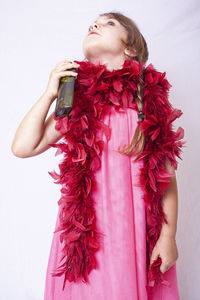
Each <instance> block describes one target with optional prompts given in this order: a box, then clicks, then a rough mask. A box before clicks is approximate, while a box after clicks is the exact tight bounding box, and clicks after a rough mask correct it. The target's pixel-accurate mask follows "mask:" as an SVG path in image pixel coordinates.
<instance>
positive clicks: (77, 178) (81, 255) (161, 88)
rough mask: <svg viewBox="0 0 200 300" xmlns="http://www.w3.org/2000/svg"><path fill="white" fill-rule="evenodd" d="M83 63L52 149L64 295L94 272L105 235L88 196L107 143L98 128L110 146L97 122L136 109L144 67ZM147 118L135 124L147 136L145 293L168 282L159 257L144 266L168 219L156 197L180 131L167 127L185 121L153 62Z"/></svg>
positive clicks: (143, 182) (146, 79) (144, 171)
mask: <svg viewBox="0 0 200 300" xmlns="http://www.w3.org/2000/svg"><path fill="white" fill-rule="evenodd" d="M75 62H76V63H78V64H79V65H80V67H79V68H78V70H77V72H78V76H77V79H76V81H75V92H74V103H73V109H72V111H71V112H70V114H69V116H67V117H60V118H59V117H58V118H57V117H56V116H55V114H54V120H56V126H55V129H56V130H59V131H60V132H61V134H62V137H63V139H64V140H63V141H62V142H60V143H56V144H49V146H51V147H55V148H58V149H57V152H56V154H55V155H59V154H61V153H62V154H63V156H64V158H63V160H62V161H61V163H60V164H59V170H60V174H57V173H56V172H55V171H52V172H49V174H50V175H51V176H52V177H53V179H55V180H56V182H55V183H56V184H61V185H62V188H61V198H60V200H59V201H58V204H59V205H60V207H61V211H60V214H59V226H58V228H57V229H56V231H55V232H58V231H60V232H61V233H60V242H61V243H63V249H62V253H63V255H62V258H61V261H60V263H61V262H62V264H61V265H60V266H59V267H58V268H57V270H54V272H53V273H52V276H61V275H63V274H64V281H63V289H64V287H65V283H66V280H68V281H74V282H76V281H78V280H79V279H82V281H83V282H88V281H89V278H88V275H89V273H90V272H91V270H92V269H96V268H98V265H97V261H96V258H95V252H96V251H98V249H99V248H100V242H101V238H102V237H103V233H101V232H99V231H98V230H97V227H96V213H95V209H94V199H93V198H92V196H91V191H92V190H93V189H95V186H96V182H95V176H94V173H95V171H97V170H98V169H99V168H100V167H101V154H102V151H103V148H104V141H103V140H98V139H97V132H98V131H99V130H101V131H102V132H103V133H104V134H105V136H106V139H107V141H109V139H110V135H111V130H110V128H109V126H108V125H106V124H104V123H103V122H102V117H103V116H104V115H105V114H106V113H108V112H109V110H110V108H111V106H113V105H114V108H115V110H116V111H117V112H120V111H124V109H125V108H127V107H129V108H132V109H134V110H137V105H136V101H135V95H136V90H137V84H138V82H142V79H141V78H140V74H141V70H142V68H143V67H144V63H138V62H137V61H135V60H131V61H127V60H125V61H124V64H123V67H122V69H119V70H114V71H109V70H107V68H106V66H105V65H100V64H99V63H97V64H96V65H95V64H92V63H90V62H85V61H75ZM144 84H145V92H144V108H143V111H144V114H145V120H144V121H143V122H142V123H139V122H138V124H139V126H140V128H141V130H142V131H143V132H144V134H145V140H146V144H145V148H144V151H143V153H142V156H141V158H140V159H143V160H144V167H143V168H142V170H141V173H140V183H141V186H142V187H143V188H144V191H145V196H144V201H145V205H146V216H147V219H146V226H147V241H146V242H147V288H148V289H149V288H151V287H153V286H154V284H155V283H162V284H168V283H167V282H166V281H164V280H163V274H162V273H161V272H160V270H159V266H160V263H161V261H160V260H159V259H158V260H156V261H155V262H154V263H153V264H152V265H151V268H149V262H150V257H151V253H152V250H153V247H154V245H155V243H156V241H157V239H158V237H159V233H160V230H161V226H162V220H163V219H164V220H165V221H166V219H165V216H164V212H163V211H162V206H161V197H162V196H163V192H164V190H165V189H166V188H167V186H168V185H169V182H170V179H169V178H170V177H172V176H173V175H172V174H169V173H168V172H167V170H166V168H165V166H164V160H165V158H166V157H167V158H168V159H169V160H170V162H171V164H172V165H173V166H174V168H175V169H177V162H176V157H179V158H181V157H180V152H181V147H182V146H183V144H184V143H185V142H182V141H180V140H181V139H182V138H183V136H184V130H183V129H182V128H181V127H179V128H178V130H177V132H175V131H173V129H172V122H173V121H174V120H175V119H177V118H179V117H180V116H181V115H182V112H181V111H180V110H177V109H174V108H173V107H172V106H171V104H170V103H169V101H168V90H169V88H170V87H171V85H170V84H169V82H168V81H167V79H166V78H165V73H160V72H158V71H156V70H155V69H154V67H153V66H152V65H151V64H150V65H149V66H148V67H147V68H146V69H145V70H144Z"/></svg>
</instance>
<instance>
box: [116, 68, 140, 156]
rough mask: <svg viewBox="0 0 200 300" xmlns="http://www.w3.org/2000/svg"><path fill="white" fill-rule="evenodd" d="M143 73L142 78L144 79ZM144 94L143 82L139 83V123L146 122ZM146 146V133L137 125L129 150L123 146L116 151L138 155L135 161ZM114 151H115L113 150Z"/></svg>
mask: <svg viewBox="0 0 200 300" xmlns="http://www.w3.org/2000/svg"><path fill="white" fill-rule="evenodd" d="M143 73H144V71H143V70H142V74H141V76H140V78H142V79H143ZM143 93H144V85H143V83H141V82H138V84H137V91H136V103H137V108H138V122H142V121H143V120H144V113H143V111H142V109H143ZM144 144H145V138H144V133H143V132H142V131H141V129H140V127H139V125H137V127H136V130H135V133H134V136H133V138H132V141H131V143H130V145H129V146H128V148H127V149H125V147H126V145H124V146H123V150H120V146H119V147H118V150H115V151H117V152H120V153H122V154H126V155H137V156H136V158H135V161H136V160H138V159H139V156H140V153H141V152H142V151H143V149H144ZM113 150H114V149H113Z"/></svg>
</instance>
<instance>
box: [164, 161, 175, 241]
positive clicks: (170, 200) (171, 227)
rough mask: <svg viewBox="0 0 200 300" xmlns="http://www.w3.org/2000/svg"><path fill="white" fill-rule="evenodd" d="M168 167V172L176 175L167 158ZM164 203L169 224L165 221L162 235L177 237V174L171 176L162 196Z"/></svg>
mask: <svg viewBox="0 0 200 300" xmlns="http://www.w3.org/2000/svg"><path fill="white" fill-rule="evenodd" d="M166 168H167V170H168V172H170V173H171V174H174V175H175V170H174V168H173V166H171V164H170V162H169V161H168V160H166ZM162 205H163V211H164V212H165V213H166V217H167V221H168V224H166V223H163V225H162V229H161V235H167V236H169V237H173V238H175V235H176V230H177V218H178V190H177V182H176V175H175V176H174V177H171V178H170V184H169V186H168V187H167V189H166V190H165V193H164V196H163V198H162Z"/></svg>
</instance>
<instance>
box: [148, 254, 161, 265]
mask: <svg viewBox="0 0 200 300" xmlns="http://www.w3.org/2000/svg"><path fill="white" fill-rule="evenodd" d="M158 257H159V253H158V252H156V251H153V252H152V255H151V259H150V265H151V264H152V263H153V262H154V260H156V259H157V258H158Z"/></svg>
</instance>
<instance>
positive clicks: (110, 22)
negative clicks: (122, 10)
mask: <svg viewBox="0 0 200 300" xmlns="http://www.w3.org/2000/svg"><path fill="white" fill-rule="evenodd" d="M107 24H111V25H115V23H114V22H113V21H108V23H107Z"/></svg>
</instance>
